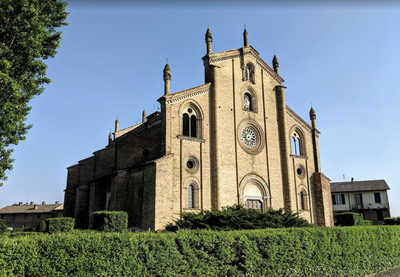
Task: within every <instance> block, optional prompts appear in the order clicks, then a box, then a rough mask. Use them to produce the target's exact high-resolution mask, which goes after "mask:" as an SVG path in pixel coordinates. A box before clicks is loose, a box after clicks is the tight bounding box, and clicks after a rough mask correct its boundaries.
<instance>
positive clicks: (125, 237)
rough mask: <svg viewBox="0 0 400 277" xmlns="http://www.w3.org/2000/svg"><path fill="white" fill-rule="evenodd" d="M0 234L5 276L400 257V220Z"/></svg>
mask: <svg viewBox="0 0 400 277" xmlns="http://www.w3.org/2000/svg"><path fill="white" fill-rule="evenodd" d="M36 234H37V236H25V237H15V238H9V237H7V236H5V237H3V238H2V239H1V240H0V276H105V275H107V276H313V277H314V276H346V277H347V276H365V275H368V274H371V273H374V272H378V271H382V270H385V269H389V268H393V267H395V266H398V265H400V226H384V225H382V226H355V227H346V228H322V227H321V228H285V229H266V230H252V231H230V232H216V231H178V232H177V233H169V232H164V233H150V232H148V233H147V232H144V233H130V232H122V233H115V232H114V233H100V232H95V231H77V230H75V231H73V232H70V233H55V234H41V233H36Z"/></svg>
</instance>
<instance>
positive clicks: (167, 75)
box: [163, 59, 171, 95]
mask: <svg viewBox="0 0 400 277" xmlns="http://www.w3.org/2000/svg"><path fill="white" fill-rule="evenodd" d="M163 77H164V95H168V94H169V89H170V82H171V69H170V68H169V65H168V59H167V64H166V65H165V67H164V71H163Z"/></svg>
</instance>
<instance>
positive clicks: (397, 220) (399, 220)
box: [383, 217, 400, 225]
mask: <svg viewBox="0 0 400 277" xmlns="http://www.w3.org/2000/svg"><path fill="white" fill-rule="evenodd" d="M383 224H384V225H400V217H386V218H384V219H383Z"/></svg>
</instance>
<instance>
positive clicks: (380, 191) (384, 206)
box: [331, 179, 390, 225]
mask: <svg viewBox="0 0 400 277" xmlns="http://www.w3.org/2000/svg"><path fill="white" fill-rule="evenodd" d="M388 190H390V188H389V186H388V185H387V183H386V181H385V180H370V181H354V180H353V179H352V180H351V182H335V183H331V192H332V208H333V214H334V215H335V214H337V213H342V212H358V213H361V214H363V216H364V219H366V220H371V221H372V223H373V225H378V224H382V223H383V219H384V218H385V217H390V207H389V198H388V194H387V191H388Z"/></svg>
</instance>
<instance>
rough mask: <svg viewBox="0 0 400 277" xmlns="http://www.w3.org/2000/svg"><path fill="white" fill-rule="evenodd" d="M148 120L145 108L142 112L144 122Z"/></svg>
mask: <svg viewBox="0 0 400 277" xmlns="http://www.w3.org/2000/svg"><path fill="white" fill-rule="evenodd" d="M145 122H146V111H145V110H144V109H143V112H142V123H145Z"/></svg>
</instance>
